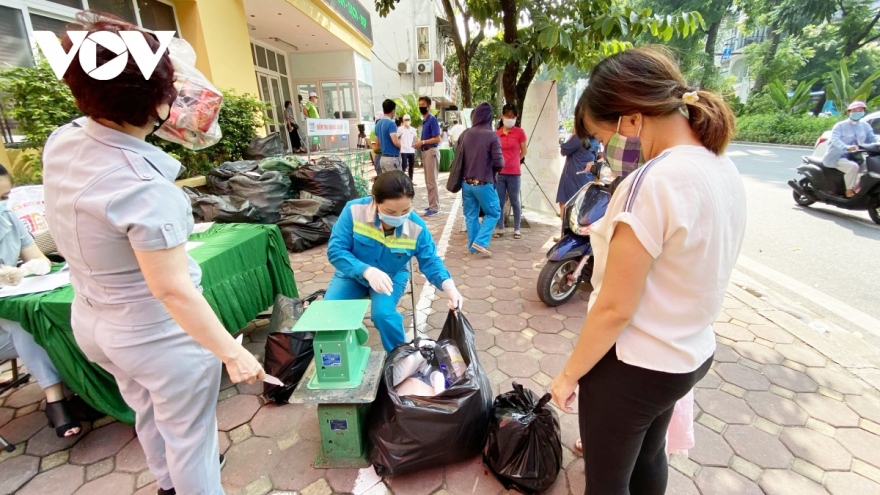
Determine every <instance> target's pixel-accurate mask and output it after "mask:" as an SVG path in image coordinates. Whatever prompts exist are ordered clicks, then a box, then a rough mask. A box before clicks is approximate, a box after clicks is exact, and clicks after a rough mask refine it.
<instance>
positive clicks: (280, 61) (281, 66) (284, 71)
mask: <svg viewBox="0 0 880 495" xmlns="http://www.w3.org/2000/svg"><path fill="white" fill-rule="evenodd" d="M284 57H286V55H284V54H281V53H279V54H278V72H279V73H280V74H281V75H283V76H286V75H287V63H286V62H285V61H284Z"/></svg>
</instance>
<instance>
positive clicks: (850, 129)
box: [822, 101, 877, 198]
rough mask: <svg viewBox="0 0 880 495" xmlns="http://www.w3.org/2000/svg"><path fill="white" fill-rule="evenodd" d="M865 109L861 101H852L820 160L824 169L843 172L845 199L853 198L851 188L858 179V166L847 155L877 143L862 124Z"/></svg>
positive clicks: (853, 193) (868, 127)
mask: <svg viewBox="0 0 880 495" xmlns="http://www.w3.org/2000/svg"><path fill="white" fill-rule="evenodd" d="M866 108H867V106H866V105H865V102H863V101H854V102H852V103H851V104H850V105H849V106H848V107H847V108H846V113H847V119H846V120H843V121H841V122H838V123H837V124H834V129H832V131H831V141H830V143H829V145H828V151H826V152H825V156H824V157H823V158H822V163H823V165H824V166H825V167H826V168H836V169H837V170H840V171H841V172H843V181H844V184H845V185H846V193H845V194H846V197H847V198H851V197H853V196H855V192H854V191H853V188H855V186H856V181H857V180H858V177H859V164H858V163H857V162H855V161H853V160H852V159H851V155H849V153H851V152H853V151H856V150H858V148H859V145H863V144H871V143H875V142H877V137H876V136H875V135H874V130H873V129H872V128H871V125H870V124H868V123H867V122H862V117H864V116H865V109H866Z"/></svg>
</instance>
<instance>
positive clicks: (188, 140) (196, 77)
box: [156, 38, 223, 150]
mask: <svg viewBox="0 0 880 495" xmlns="http://www.w3.org/2000/svg"><path fill="white" fill-rule="evenodd" d="M168 51H169V54H170V56H171V63H172V64H173V65H174V87H175V88H176V89H177V99H176V100H174V103H173V104H172V105H171V113H170V115H169V116H168V120H167V121H165V123H164V124H163V125H162V127H160V128H159V129H158V130H157V131H156V135H157V136H158V137H160V138H162V139H164V140H166V141H171V142H172V143H177V144H180V145H182V146H184V147H186V148H189V149H191V150H200V149H203V148H207V147H208V146H212V145H214V144H217V142H218V141H220V138H221V137H223V134H222V133H221V131H220V124H219V123H218V119H219V118H220V106H221V105H222V103H223V93H221V92H220V91H219V90H218V89H217V88H215V87H214V85H213V84H211V83H210V82H209V81H208V79H207V78H206V77H205V76H204V75H202V73H201V72H199V70H198V69H196V66H195V63H196V54H195V51H194V50H193V49H192V46H190V44H189V43H187V42H186V41H184V40H182V39H179V38H175V39H174V40H172V41H171V45H169V47H168Z"/></svg>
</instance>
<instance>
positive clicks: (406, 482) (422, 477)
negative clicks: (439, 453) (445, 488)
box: [388, 466, 443, 495]
mask: <svg viewBox="0 0 880 495" xmlns="http://www.w3.org/2000/svg"><path fill="white" fill-rule="evenodd" d="M442 484H443V467H442V466H441V467H437V468H433V469H426V470H424V471H419V472H417V473H412V474H407V475H403V476H394V477H392V478H388V486H390V487H391V490H392V491H393V492H394V493H395V494H398V493H399V494H401V495H422V494H424V493H433V492H434V491H435V490H436V489H437V488H440V485H442Z"/></svg>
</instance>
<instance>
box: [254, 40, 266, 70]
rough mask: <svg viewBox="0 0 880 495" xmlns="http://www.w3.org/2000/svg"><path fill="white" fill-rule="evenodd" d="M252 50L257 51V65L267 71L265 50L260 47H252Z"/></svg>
mask: <svg viewBox="0 0 880 495" xmlns="http://www.w3.org/2000/svg"><path fill="white" fill-rule="evenodd" d="M254 48H256V50H257V65H258V66H259V67H262V68H264V69H268V68H269V67H268V65H267V64H266V49H265V48H263V47H262V46H260V45H254Z"/></svg>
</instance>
